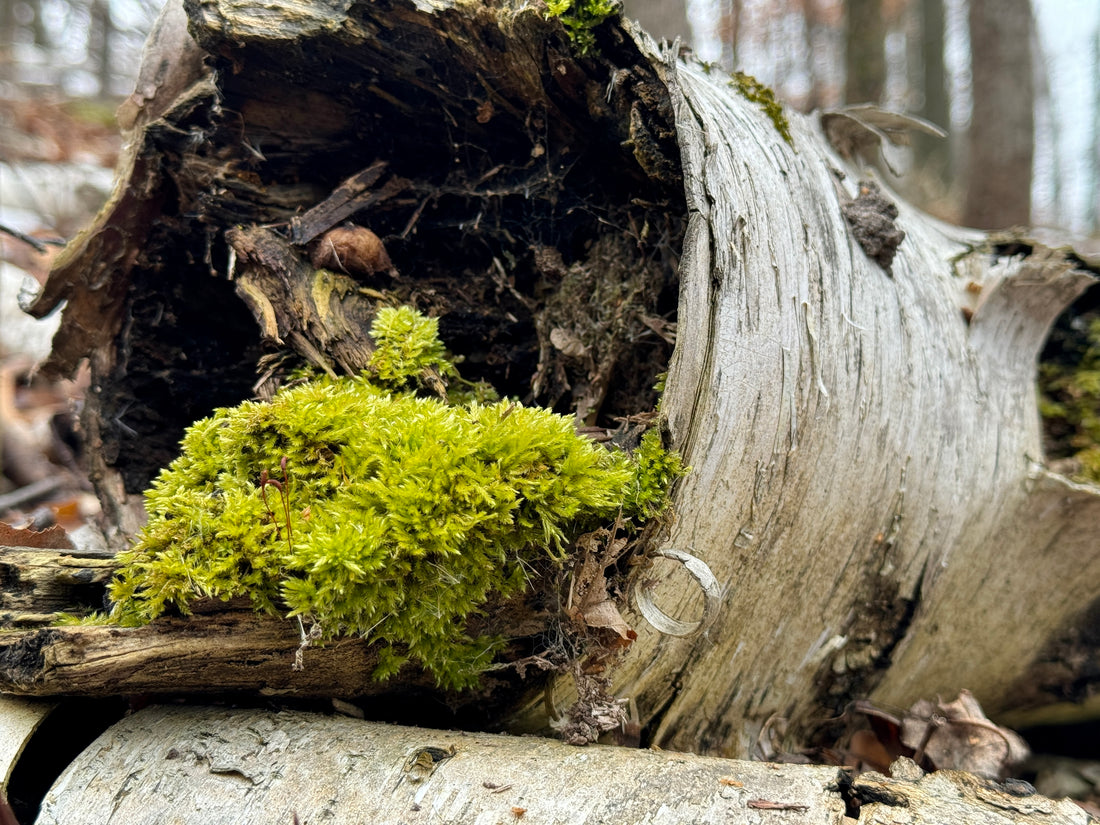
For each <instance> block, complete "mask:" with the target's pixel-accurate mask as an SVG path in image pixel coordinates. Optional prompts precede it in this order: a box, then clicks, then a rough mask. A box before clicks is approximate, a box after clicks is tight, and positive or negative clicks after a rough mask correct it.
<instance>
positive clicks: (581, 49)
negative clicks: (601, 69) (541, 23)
mask: <svg viewBox="0 0 1100 825" xmlns="http://www.w3.org/2000/svg"><path fill="white" fill-rule="evenodd" d="M618 11H619V5H618V4H617V3H616V2H614V0H546V16H547V17H556V18H558V19H559V20H560V21H561V23H562V25H563V26H565V31H566V32H567V33H568V35H569V39H570V40H572V41H573V45H574V46H575V47H576V49H577V52H578V53H580V54H582V55H583V54H588V53H589V52H590V51H591V50H592V49H593V48H595V45H596V36H595V35H594V34H593V33H592V29H594V28H595V27H596V26H598V25H600V23H602V22H604V21H605V20H606V19H607V18H609V17H611V16H612V15H614V14H617V13H618Z"/></svg>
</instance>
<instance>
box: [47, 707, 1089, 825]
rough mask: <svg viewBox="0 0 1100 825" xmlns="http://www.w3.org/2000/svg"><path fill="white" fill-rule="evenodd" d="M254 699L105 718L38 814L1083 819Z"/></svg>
mask: <svg viewBox="0 0 1100 825" xmlns="http://www.w3.org/2000/svg"><path fill="white" fill-rule="evenodd" d="M850 785H851V779H850V778H849V777H847V776H846V775H845V774H844V772H843V771H842V770H841V769H838V768H835V767H828V766H810V765H775V764H764V763H754V762H735V761H732V760H725V759H714V758H707V757H698V756H691V755H687V754H673V753H660V752H655V751H645V750H628V749H623V748H607V747H600V746H593V747H591V748H583V749H582V748H572V747H570V746H568V745H563V744H561V743H558V742H553V741H550V740H546V739H537V738H520V737H509V736H493V735H488V734H472V733H461V732H455V731H438V730H429V729H423V728H405V727H399V726H395V725H381V724H377V723H371V722H363V721H359V720H355V719H348V718H344V717H325V716H319V715H317V714H303V713H293V712H283V713H272V712H269V711H257V710H226V709H211V708H180V707H176V708H171V707H153V708H148V709H146V710H143V711H140V712H139V713H136V714H134V715H133V716H130V717H128V718H126V719H123V720H122V721H121V722H119V723H118V724H116V725H115V726H114V727H112V728H110V729H109V730H108V731H107V732H106V733H104V734H103V736H101V737H100V738H99V739H98V740H97V741H96V742H94V743H92V745H90V746H89V747H88V748H87V749H86V750H85V751H84V753H83V754H82V755H81V756H80V757H78V758H77V759H76V761H74V762H73V763H72V765H71V766H70V767H69V768H68V769H67V770H66V771H65V773H64V774H63V775H62V776H61V778H60V779H59V780H58V781H57V782H56V783H55V785H54V787H53V788H52V790H51V791H50V792H49V794H48V795H47V796H46V799H45V801H44V804H43V807H42V814H41V816H40V817H39V819H38V822H39V823H40V825H49V824H50V823H57V824H58V825H62V823H64V825H81V824H82V823H95V825H106V823H126V825H141V823H160V822H166V821H173V822H180V823H191V822H194V823H200V822H201V823H208V822H224V821H230V820H232V821H250V822H259V821H262V822H286V823H290V822H293V821H298V822H303V823H305V822H320V821H324V822H331V823H334V825H336V824H337V823H345V822H346V823H352V822H355V823H362V822H398V821H400V822H407V823H410V824H411V823H419V822H424V823H439V822H443V823H451V822H453V823H467V822H485V823H511V822H534V823H558V824H560V825H567V824H568V823H586V822H587V823H595V822H635V823H643V822H697V823H722V825H738V823H746V825H747V823H761V824H766V823H773V822H774V823H807V824H808V823H815V824H816V825H821V824H822V823H834V824H835V825H841V823H843V822H845V821H852V820H846V818H845V813H846V811H847V810H848V809H849V805H850V804H854V803H855V802H856V800H863V801H864V802H865V808H864V810H863V811H861V814H860V816H861V819H860V821H861V822H868V823H886V822H898V821H904V822H910V823H939V824H940V825H951V824H952V823H964V822H965V823H1018V825H1024V823H1036V825H1038V823H1043V825H1070V824H1071V823H1073V825H1085V823H1086V822H1087V821H1088V816H1087V814H1085V812H1084V811H1083V810H1081V809H1080V808H1079V807H1078V806H1076V805H1074V804H1073V803H1072V802H1069V801H1063V802H1052V801H1051V800H1048V799H1044V798H1042V797H1039V796H1036V795H1026V794H1025V795H1013V794H1012V793H1010V792H1008V791H1006V790H1005V789H1004V788H1002V787H1000V786H998V785H996V784H994V783H982V782H980V781H978V780H975V779H974V778H973V777H970V776H968V775H966V774H957V773H951V772H940V773H937V774H934V775H931V776H928V777H925V778H924V779H922V780H919V781H916V780H915V779H910V780H903V779H888V778H886V777H882V776H879V775H865V776H864V777H861V778H860V779H859V780H857V783H856V787H855V793H854V794H852V793H849V792H848V791H846V790H845V789H846V788H848V787H850Z"/></svg>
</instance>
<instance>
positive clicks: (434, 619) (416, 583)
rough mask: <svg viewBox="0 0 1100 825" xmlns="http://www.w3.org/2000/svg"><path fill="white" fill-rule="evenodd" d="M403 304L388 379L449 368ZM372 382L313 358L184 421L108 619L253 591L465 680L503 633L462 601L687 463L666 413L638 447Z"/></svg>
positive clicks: (492, 587)
mask: <svg viewBox="0 0 1100 825" xmlns="http://www.w3.org/2000/svg"><path fill="white" fill-rule="evenodd" d="M410 312H411V311H395V312H394V313H387V314H386V315H383V313H382V312H380V313H379V321H378V323H376V325H375V327H374V330H373V334H374V336H375V338H376V340H377V342H378V352H380V353H389V355H387V356H386V358H387V359H388V360H386V361H385V362H384V363H385V364H386V367H385V371H383V370H382V369H379V368H378V366H377V365H373V366H375V368H376V369H377V370H378V374H379V377H380V378H381V377H382V376H385V377H384V378H383V379H382V380H384V381H385V382H386V383H387V384H388V385H393V384H402V383H404V381H406V380H408V379H409V378H410V377H414V376H415V375H416V374H417V373H418V372H419V371H420V370H421V369H423V368H424V367H425V365H429V366H435V367H443V368H446V367H449V364H448V363H447V362H446V361H445V359H444V358H443V351H442V347H441V345H439V344H438V339H436V338H435V336H434V326H433V327H432V330H433V334H432V338H433V340H432V341H423V340H422V341H420V344H418V345H407V346H406V344H407V343H408V339H409V338H410V337H412V338H415V337H416V335H417V334H418V333H417V329H416V325H417V324H420V323H421V322H422V321H423V320H424V319H422V318H421V317H420V316H416V315H415V313H413V314H412V315H411V316H410V315H409V313H410ZM410 318H411V321H412V322H413V323H412V324H411V325H410V324H409V323H406V320H409V319H410ZM403 346H404V349H402V347H403ZM377 382H378V379H376V378H375V377H374V376H373V375H372V374H371V373H370V372H365V373H364V374H363V375H362V376H360V377H358V378H345V379H332V378H328V377H320V378H318V379H316V380H313V381H309V382H306V383H303V384H299V385H297V386H293V387H288V388H286V389H283V390H281V391H279V392H278V393H276V394H275V396H274V398H273V399H272V400H271V401H270V402H269V403H258V402H245V403H243V404H241V405H239V406H237V407H234V408H231V409H220V410H217V411H216V412H215V413H214V414H213V415H212V416H211V417H209V418H207V419H204V420H202V421H199V422H197V423H195V424H194V425H192V427H191V428H190V429H189V430H188V431H187V434H186V435H185V437H184V439H183V445H182V446H183V450H182V454H181V455H180V457H179V458H178V459H176V460H175V461H174V462H173V463H172V464H171V466H169V467H168V468H167V469H166V470H164V471H162V473H161V475H160V476H159V477H158V478H157V480H156V481H155V482H154V484H153V487H152V489H151V490H149V491H148V492H147V493H146V504H147V509H148V511H149V522H148V525H147V526H146V527H145V529H144V530H143V531H142V533H141V535H140V536H139V539H138V541H137V543H136V544H135V545H134V547H133V548H132V549H130V550H129V551H127V552H126V553H124V554H122V555H121V556H120V558H119V560H120V562H121V565H122V567H121V570H120V572H119V574H118V577H117V578H116V579H115V581H114V583H113V584H112V586H111V598H112V599H113V601H114V602H115V605H114V608H113V610H112V613H111V619H112V621H115V622H117V623H120V624H124V625H134V624H143V623H145V622H148V621H150V620H152V619H154V618H156V617H157V616H159V615H161V614H162V613H164V612H165V611H166V610H168V609H169V608H174V609H175V610H178V611H181V612H183V613H186V612H188V609H189V607H188V605H189V604H190V602H192V601H194V600H195V599H197V598H204V597H213V598H220V599H229V598H232V597H235V596H247V597H249V598H250V599H251V601H252V603H253V605H254V606H255V607H256V608H257V609H258V610H260V611H263V612H266V613H272V614H276V615H287V616H299V617H301V618H302V619H303V621H305V622H307V623H313V624H316V625H319V627H320V628H321V631H322V633H323V636H324V637H326V638H331V637H334V636H339V635H359V636H364V637H366V638H368V639H370V640H371V641H373V642H377V643H378V644H379V646H380V648H381V650H382V652H383V656H382V663H381V665H380V666H379V668H378V669H377V670H376V672H375V676H376V677H377V678H384V677H386V676H388V675H391V674H392V673H394V672H396V671H397V670H398V669H399V668H400V667H401V665H402V664H403V663H404V662H405V661H407V660H408V659H409V658H412V659H416V660H418V661H420V662H421V663H422V664H423V665H425V666H426V667H427V668H429V669H430V670H431V671H432V672H433V673H434V674H435V676H436V678H437V680H438V681H439V682H440V684H441V685H444V686H447V687H452V688H459V687H465V686H469V685H471V684H472V683H473V682H474V681H475V680H476V678H477V674H478V673H479V672H480V671H481V670H483V669H484V668H485V666H486V665H488V664H489V663H490V662H491V661H492V658H493V656H494V654H495V653H496V651H497V650H498V649H499V647H500V641H499V640H495V639H490V638H477V639H474V638H470V637H469V636H467V635H466V633H465V630H464V628H465V624H466V622H465V618H466V617H468V616H469V615H470V614H472V613H475V612H476V611H478V610H479V609H480V608H481V607H482V606H483V605H484V604H485V602H486V601H487V600H488V599H489V597H490V596H491V595H492V594H499V595H500V596H502V597H508V596H513V595H516V594H518V593H520V592H522V591H523V590H524V589H525V588H526V587H527V584H528V580H527V579H528V575H529V573H530V571H532V570H533V569H535V568H536V567H539V566H541V567H545V563H546V562H547V561H548V560H549V561H552V562H560V561H561V560H562V559H563V558H564V555H565V553H566V551H567V545H568V543H569V541H570V540H571V539H572V538H574V537H576V536H577V535H578V534H579V533H580V532H582V531H585V530H589V529H593V528H595V527H597V526H599V525H600V524H602V523H606V522H608V521H610V520H612V519H613V518H614V517H615V515H616V514H617V513H618V512H619V511H620V508H621V509H622V511H623V513H624V515H625V516H627V517H628V518H630V517H633V518H637V519H645V518H649V517H651V516H652V515H655V514H656V513H658V512H659V511H660V509H661V508H662V507H663V502H664V496H665V492H666V490H667V487H668V484H669V483H671V481H672V480H674V478H675V477H676V476H677V475H680V474H682V470H681V468H680V465H679V460H678V457H676V456H672V455H670V454H668V453H667V452H665V451H664V450H663V449H662V448H661V446H660V440H659V437H657V435H656V431H655V430H654V431H652V432H653V434H654V435H653V436H652V437H650V435H648V434H647V436H646V437H645V438H644V439H643V442H642V445H641V446H640V447H639V449H638V450H637V451H635V456H636V459H637V461H636V463H635V462H632V461H631V460H630V459H628V458H627V457H626V456H625V455H624V454H621V453H613V452H608V451H607V450H606V449H604V448H602V447H600V446H598V445H595V444H593V443H592V442H590V441H589V440H587V439H585V438H583V437H582V436H579V435H577V433H576V432H575V430H574V427H573V424H572V421H571V420H570V419H567V418H564V417H562V416H558V415H555V414H553V413H551V412H549V411H547V410H543V409H538V408H527V407H522V406H517V405H514V404H509V403H507V402H499V403H494V404H489V405H482V404H477V403H471V404H469V405H468V406H452V405H448V404H446V403H444V402H442V401H439V400H436V399H431V398H421V397H418V396H416V395H415V394H413V393H412V392H389V391H388V390H387V389H386V388H383V387H380V386H378V383H377Z"/></svg>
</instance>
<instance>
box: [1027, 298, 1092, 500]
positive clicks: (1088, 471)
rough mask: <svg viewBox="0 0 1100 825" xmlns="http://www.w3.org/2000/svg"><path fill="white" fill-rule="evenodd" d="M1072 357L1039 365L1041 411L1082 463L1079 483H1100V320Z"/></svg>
mask: <svg viewBox="0 0 1100 825" xmlns="http://www.w3.org/2000/svg"><path fill="white" fill-rule="evenodd" d="M1072 356H1073V357H1070V358H1067V359H1065V360H1064V361H1063V362H1057V361H1044V362H1043V363H1041V364H1040V365H1039V389H1040V396H1039V412H1040V414H1041V415H1042V416H1043V418H1044V419H1045V420H1046V425H1047V429H1048V431H1054V432H1056V433H1057V434H1058V436H1059V438H1058V440H1059V441H1060V442H1061V444H1062V445H1064V446H1065V447H1066V448H1068V449H1066V454H1068V455H1072V456H1073V458H1075V459H1077V460H1078V461H1079V462H1080V464H1081V471H1080V475H1079V480H1081V481H1090V482H1093V483H1100V318H1095V317H1094V318H1093V319H1092V320H1091V321H1090V322H1089V324H1088V327H1087V331H1086V332H1085V334H1084V336H1083V337H1082V338H1081V339H1080V344H1079V345H1078V346H1076V347H1075V348H1074V350H1073V352H1072ZM1073 362H1076V363H1075V364H1074V363H1073Z"/></svg>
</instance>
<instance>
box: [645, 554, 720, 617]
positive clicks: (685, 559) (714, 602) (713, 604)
mask: <svg viewBox="0 0 1100 825" xmlns="http://www.w3.org/2000/svg"><path fill="white" fill-rule="evenodd" d="M654 555H655V556H660V557H661V558H665V559H671V560H672V561H676V562H679V563H680V564H682V565H683V566H684V569H685V570H687V572H688V573H689V574H690V575H691V577H692V578H693V579H695V581H696V582H697V583H698V585H699V587H700V588H701V589H702V591H703V597H704V602H703V615H702V617H701V618H700V619H699V620H698V621H694V622H682V621H680V620H679V619H674V618H672V617H671V616H669V615H668V614H667V613H665V612H664V611H663V610H661V608H659V607H657V605H656V604H654V602H653V587H652V586H648V587H647V586H645V585H643V586H641V587H639V588H637V589H636V590H635V591H634V600H635V603H636V604H637V606H638V612H639V613H641V614H642V616H643V617H644V618H645V620H646V621H647V622H649V623H650V624H651V625H653V627H654V628H655V629H656V630H657V631H658V632H660V633H663V634H664V635H666V636H679V637H686V636H695V635H697V634H699V633H702V632H703V631H704V630H706V629H707V628H708V627H710V625H711V624H712V623H713V622H714V619H715V618H716V617H717V615H718V607H719V605H721V603H722V588H721V586H720V585H719V584H718V580H717V579H716V578H714V574H713V573H712V572H711V571H710V568H709V567H707V565H706V564H705V563H704V562H703V561H702V560H701V559H697V558H696V557H695V556H693V555H691V554H690V553H685V552H684V551H683V550H676V549H674V548H672V547H666V548H664V549H663V550H658V551H656V552H655V553H654Z"/></svg>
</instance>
